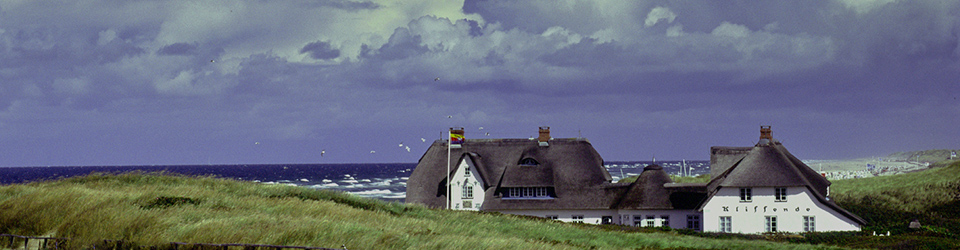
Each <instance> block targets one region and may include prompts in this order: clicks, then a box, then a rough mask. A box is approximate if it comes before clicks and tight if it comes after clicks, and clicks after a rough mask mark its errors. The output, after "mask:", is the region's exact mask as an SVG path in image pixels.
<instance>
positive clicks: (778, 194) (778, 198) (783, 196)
mask: <svg viewBox="0 0 960 250" xmlns="http://www.w3.org/2000/svg"><path fill="white" fill-rule="evenodd" d="M773 194H774V196H773V197H774V202H787V188H786V187H775V188H773Z"/></svg>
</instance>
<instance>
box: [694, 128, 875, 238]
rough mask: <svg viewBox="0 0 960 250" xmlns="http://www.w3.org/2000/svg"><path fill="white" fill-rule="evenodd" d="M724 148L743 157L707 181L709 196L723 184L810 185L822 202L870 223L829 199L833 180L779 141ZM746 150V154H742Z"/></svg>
mask: <svg viewBox="0 0 960 250" xmlns="http://www.w3.org/2000/svg"><path fill="white" fill-rule="evenodd" d="M717 148H721V147H713V148H711V151H712V152H714V153H716V152H717V150H716V149H717ZM721 149H735V151H739V152H735V153H733V154H728V156H732V155H737V157H736V158H739V159H737V161H736V162H735V163H733V164H732V165H731V166H729V167H728V168H726V170H724V171H723V172H722V173H720V174H719V175H715V176H713V179H711V180H710V183H708V184H707V192H708V196H713V195H714V194H716V192H717V191H719V190H720V188H721V187H806V188H807V189H809V190H810V192H811V193H812V194H813V196H814V197H816V198H817V199H818V200H819V201H820V202H821V203H823V204H826V205H827V206H829V207H831V208H833V209H834V210H836V211H838V212H840V213H841V214H844V215H845V216H847V217H849V218H851V219H852V220H854V221H857V222H860V223H861V224H863V223H866V222H865V221H864V220H863V219H862V218H860V217H858V216H856V215H855V214H853V213H850V212H848V211H846V210H844V209H843V208H840V207H839V206H837V205H836V204H835V203H833V201H830V200H828V199H827V197H826V193H827V187H829V186H830V181H829V180H827V178H825V177H823V176H821V175H820V174H818V173H817V172H816V171H814V170H813V169H811V168H810V167H809V166H807V164H805V163H803V162H802V161H800V160H799V159H797V157H795V156H793V154H790V152H789V151H787V149H786V148H785V147H783V145H782V144H781V143H780V142H779V141H777V140H775V139H761V140H760V142H759V143H757V144H756V145H755V146H754V147H752V148H750V150H749V151H745V150H743V149H745V148H733V147H723V148H721ZM743 151H745V152H746V153H742V152H743ZM727 152H729V151H727ZM713 159H714V157H711V160H713ZM726 160H729V158H727V159H726ZM711 167H712V166H711Z"/></svg>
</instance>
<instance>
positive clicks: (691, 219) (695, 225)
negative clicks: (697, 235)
mask: <svg viewBox="0 0 960 250" xmlns="http://www.w3.org/2000/svg"><path fill="white" fill-rule="evenodd" d="M687 229H693V230H700V215H693V214H691V215H687Z"/></svg>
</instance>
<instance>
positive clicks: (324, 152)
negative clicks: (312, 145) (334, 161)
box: [320, 149, 327, 157]
mask: <svg viewBox="0 0 960 250" xmlns="http://www.w3.org/2000/svg"><path fill="white" fill-rule="evenodd" d="M326 153H327V150H326V149H323V150H320V157H323V154H326Z"/></svg>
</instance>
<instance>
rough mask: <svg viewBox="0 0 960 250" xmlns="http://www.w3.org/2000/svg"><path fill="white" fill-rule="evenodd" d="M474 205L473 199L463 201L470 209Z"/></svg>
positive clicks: (464, 206) (465, 207)
mask: <svg viewBox="0 0 960 250" xmlns="http://www.w3.org/2000/svg"><path fill="white" fill-rule="evenodd" d="M472 207H473V201H463V208H464V209H468V208H472Z"/></svg>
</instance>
